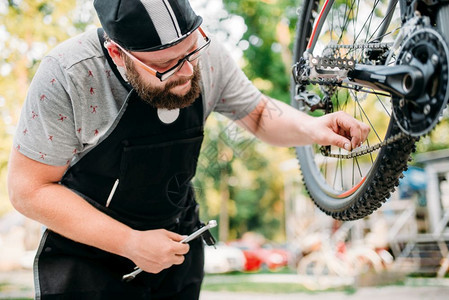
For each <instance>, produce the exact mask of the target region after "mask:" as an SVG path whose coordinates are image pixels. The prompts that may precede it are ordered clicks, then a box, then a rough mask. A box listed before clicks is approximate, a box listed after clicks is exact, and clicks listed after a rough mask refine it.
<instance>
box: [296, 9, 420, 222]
mask: <svg viewBox="0 0 449 300" xmlns="http://www.w3.org/2000/svg"><path fill="white" fill-rule="evenodd" d="M372 4H373V3H372ZM318 7H319V1H317V0H311V1H307V0H306V1H304V2H303V5H302V9H301V11H300V14H299V18H298V22H297V26H296V39H295V44H294V49H293V56H294V62H298V61H299V59H300V57H301V56H302V55H303V53H304V51H305V49H306V45H307V42H308V41H309V39H310V36H311V34H312V30H313V24H314V21H315V17H317V16H318V14H317V9H318ZM329 15H330V13H329ZM348 15H349V13H348ZM304 89H306V87H305V86H297V85H295V82H294V81H293V80H292V89H291V95H292V99H291V105H292V106H294V107H296V108H298V109H300V110H304V109H305V108H304V107H301V104H298V102H297V101H296V96H297V93H298V90H304ZM387 124H388V126H387V128H386V130H385V131H384V132H385V135H384V139H386V138H388V137H391V136H393V135H395V134H396V133H399V132H400V129H399V127H398V126H397V125H396V122H395V120H394V118H393V116H392V114H391V115H390V117H389V121H388V122H387ZM370 134H371V133H370ZM417 140H418V138H414V137H405V138H402V139H400V140H398V141H396V142H393V143H391V144H388V145H387V146H384V147H382V148H381V149H380V150H379V151H378V152H377V156H376V157H375V158H374V159H371V160H372V164H371V166H370V167H369V169H368V170H367V171H366V173H365V174H364V176H361V177H362V178H363V179H362V180H360V181H357V183H356V184H352V186H351V187H350V188H346V189H344V188H342V189H336V188H335V187H334V186H333V184H332V183H330V182H328V181H326V178H325V177H326V176H327V175H323V171H321V168H320V166H319V164H318V163H317V162H316V160H315V158H316V156H317V155H318V156H319V154H318V151H315V150H314V147H315V148H316V146H304V147H297V148H296V154H297V158H298V161H299V164H300V169H301V172H302V178H303V182H304V185H305V187H306V189H307V191H308V193H309V195H310V197H311V199H312V200H313V201H314V203H315V204H316V206H317V207H319V208H320V209H321V210H322V211H323V212H325V213H326V214H328V215H330V216H332V217H333V218H334V219H337V220H342V221H349V220H356V219H360V218H363V217H366V216H368V215H370V214H371V213H373V212H374V211H375V210H376V209H378V208H379V207H380V206H381V205H382V204H383V203H384V202H385V201H386V199H388V198H389V197H390V195H391V193H392V192H393V191H394V190H395V187H396V186H398V184H399V178H400V176H401V175H402V173H403V172H404V171H405V170H406V169H407V165H408V163H409V161H410V160H411V158H410V157H411V155H410V154H411V153H412V152H413V151H414V149H415V143H416V141H417ZM352 163H353V164H354V162H352ZM336 168H338V163H337V164H336ZM342 169H343V167H342ZM336 176H337V175H336ZM339 176H340V177H342V178H343V175H339ZM353 176H354V175H353ZM334 180H335V179H334ZM353 181H354V180H353Z"/></svg>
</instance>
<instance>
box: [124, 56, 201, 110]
mask: <svg viewBox="0 0 449 300" xmlns="http://www.w3.org/2000/svg"><path fill="white" fill-rule="evenodd" d="M125 58H127V57H126V56H125ZM185 63H187V62H185ZM125 66H126V76H127V78H128V81H129V83H130V84H131V86H132V87H133V88H134V89H135V90H136V92H137V94H138V95H139V97H140V98H142V100H144V101H145V102H147V103H149V104H150V105H152V106H154V107H156V108H165V109H169V110H171V109H175V108H184V107H187V106H190V105H191V104H192V103H193V102H195V100H196V99H197V98H198V96H199V95H200V93H201V89H200V78H201V74H200V69H199V67H198V65H195V66H194V68H193V75H192V76H191V77H188V78H182V79H178V80H174V81H170V82H167V84H166V85H165V86H164V87H163V88H158V87H154V86H150V85H149V84H146V83H145V82H144V81H143V80H142V77H141V76H140V74H139V73H138V72H137V71H136V69H135V67H134V63H133V62H132V61H131V60H130V59H125ZM189 80H191V82H190V85H191V86H190V90H189V91H188V92H187V93H186V94H185V95H183V96H181V95H175V94H173V93H172V92H171V91H170V89H172V88H174V87H176V86H178V85H182V84H184V83H186V82H187V81H189Z"/></svg>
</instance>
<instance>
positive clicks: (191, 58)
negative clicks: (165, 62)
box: [112, 27, 210, 81]
mask: <svg viewBox="0 0 449 300" xmlns="http://www.w3.org/2000/svg"><path fill="white" fill-rule="evenodd" d="M198 30H199V32H200V33H201V35H202V36H203V38H204V41H205V44H203V45H202V46H200V47H199V48H196V49H195V50H194V51H192V52H190V53H189V54H187V55H186V56H184V57H183V58H181V59H180V60H178V62H177V63H176V64H175V65H174V66H173V67H171V68H170V69H168V70H167V71H164V72H159V71H156V70H155V69H153V68H152V67H150V66H148V65H147V64H145V63H144V62H143V61H141V60H140V59H138V58H137V57H135V56H134V55H132V54H131V53H129V52H128V51H126V50H125V49H123V48H122V47H121V46H120V45H119V44H117V43H115V42H112V43H113V44H114V45H116V46H117V47H119V48H120V49H121V50H122V51H123V52H124V53H125V54H126V55H127V56H128V57H129V58H131V59H132V60H133V61H134V62H136V63H137V64H138V65H139V66H140V67H142V68H143V69H144V70H145V71H147V72H148V73H150V74H151V75H153V76H156V77H157V78H159V80H160V81H164V80H167V79H168V78H170V77H171V76H173V75H174V74H175V73H176V72H178V71H179V70H180V69H181V68H182V66H183V65H184V63H185V62H186V61H188V62H192V61H194V60H196V59H198V57H200V55H201V54H202V52H203V50H204V49H206V48H207V47H208V46H209V44H210V39H209V37H208V36H207V35H206V34H205V33H204V31H203V29H201V27H198Z"/></svg>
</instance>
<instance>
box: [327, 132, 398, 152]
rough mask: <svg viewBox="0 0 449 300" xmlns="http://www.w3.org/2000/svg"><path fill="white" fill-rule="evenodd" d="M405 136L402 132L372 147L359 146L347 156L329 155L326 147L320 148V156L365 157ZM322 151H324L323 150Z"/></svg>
mask: <svg viewBox="0 0 449 300" xmlns="http://www.w3.org/2000/svg"><path fill="white" fill-rule="evenodd" d="M406 136H407V134H405V133H403V132H399V133H397V134H395V135H393V136H391V137H389V138H387V139H385V140H383V141H382V142H380V143H378V144H375V145H373V146H369V147H368V146H361V147H358V148H356V149H354V150H353V151H351V152H350V153H348V154H336V153H330V151H329V149H328V148H326V147H321V154H323V155H324V156H327V157H333V158H340V159H351V158H355V157H358V156H362V155H366V154H368V153H371V152H373V151H376V150H377V149H379V148H382V147H384V146H387V145H388V144H391V143H394V142H396V141H398V140H400V139H402V138H404V137H406ZM323 149H324V150H323Z"/></svg>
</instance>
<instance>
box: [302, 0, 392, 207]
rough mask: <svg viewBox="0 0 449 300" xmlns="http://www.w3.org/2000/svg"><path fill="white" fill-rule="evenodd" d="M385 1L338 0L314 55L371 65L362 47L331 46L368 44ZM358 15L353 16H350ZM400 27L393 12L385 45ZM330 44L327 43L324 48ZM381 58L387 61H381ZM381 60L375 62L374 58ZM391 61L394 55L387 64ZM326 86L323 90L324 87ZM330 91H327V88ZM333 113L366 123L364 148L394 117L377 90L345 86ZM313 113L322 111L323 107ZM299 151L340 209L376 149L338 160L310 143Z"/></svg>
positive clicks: (367, 173) (358, 184) (371, 164)
mask: <svg viewBox="0 0 449 300" xmlns="http://www.w3.org/2000/svg"><path fill="white" fill-rule="evenodd" d="M387 2H388V1H374V3H373V2H372V1H341V2H340V1H338V2H337V1H336V3H334V5H333V7H332V8H331V11H330V12H329V14H328V16H327V19H326V22H325V24H324V26H323V28H322V30H321V33H320V35H319V36H317V43H316V46H315V49H313V52H312V53H313V55H314V56H320V57H323V56H332V55H337V54H338V56H339V57H343V58H348V57H350V58H353V59H355V60H356V62H357V63H361V62H366V63H373V62H370V61H369V59H367V57H368V56H367V52H366V51H365V49H362V48H360V49H357V48H355V47H354V48H350V47H348V48H343V47H340V48H339V47H336V46H335V45H360V44H362V43H367V42H372V41H373V40H374V38H375V37H376V33H378V32H379V28H380V27H381V26H382V24H383V23H384V22H385V21H383V20H384V16H385V15H387V13H386V14H384V15H381V13H380V12H381V11H387ZM354 16H357V19H355V18H354ZM399 26H400V20H399V14H398V12H395V13H394V14H393V20H392V21H391V23H390V26H389V27H388V29H387V31H386V33H387V34H386V35H385V36H384V37H383V41H382V42H385V43H388V42H391V41H393V39H394V37H395V35H396V34H397V32H398V29H399ZM329 45H331V47H328V46H329ZM384 60H385V59H384ZM377 63H379V62H377ZM385 63H388V64H394V55H393V56H391V57H390V58H389V59H388V61H387V62H385ZM306 90H307V91H311V92H314V93H315V94H317V95H320V96H322V95H323V89H322V88H317V86H315V85H310V86H307V87H306ZM324 90H325V89H324ZM327 91H328V90H327ZM332 103H333V111H339V110H343V111H346V112H347V113H349V114H350V115H352V116H354V117H355V118H356V119H358V120H361V121H362V122H364V123H366V124H368V125H369V126H370V127H371V132H370V134H369V136H368V140H367V142H365V143H364V146H365V147H370V146H372V145H373V144H377V143H380V142H382V141H383V140H384V139H385V137H386V135H387V130H388V126H389V124H390V120H391V118H392V112H391V104H390V103H391V99H390V97H386V96H383V95H379V94H373V93H365V92H360V91H352V90H348V89H346V88H337V89H336V91H335V93H334V94H333V96H332ZM312 114H314V115H322V114H324V112H323V111H321V112H320V111H318V112H317V111H315V112H313V113H312ZM298 151H301V152H302V155H300V159H301V160H302V161H301V166H302V168H303V167H305V168H308V171H309V173H310V174H313V177H314V178H312V179H308V178H305V181H306V183H307V180H312V181H313V182H314V183H316V184H318V186H319V190H320V192H322V193H323V194H324V195H325V196H326V197H329V198H331V199H333V200H334V203H333V205H335V206H337V207H342V206H345V205H346V202H347V201H350V200H351V199H352V198H353V197H354V196H355V195H356V194H357V193H358V191H360V190H361V189H362V188H363V186H364V183H365V181H366V179H367V178H368V177H369V176H370V174H371V170H373V169H375V166H376V160H377V157H378V155H379V153H380V151H376V152H372V153H370V154H367V155H364V156H360V157H357V158H354V159H340V158H331V157H325V156H323V155H322V154H321V151H320V147H319V146H318V145H313V146H311V147H307V148H302V149H300V150H298ZM331 152H332V153H336V154H345V153H346V151H345V150H342V149H338V148H336V147H331Z"/></svg>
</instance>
